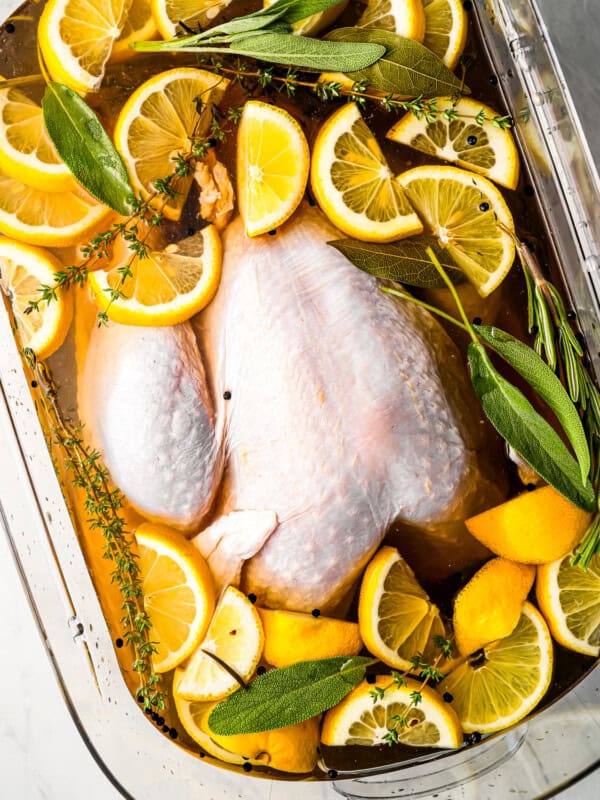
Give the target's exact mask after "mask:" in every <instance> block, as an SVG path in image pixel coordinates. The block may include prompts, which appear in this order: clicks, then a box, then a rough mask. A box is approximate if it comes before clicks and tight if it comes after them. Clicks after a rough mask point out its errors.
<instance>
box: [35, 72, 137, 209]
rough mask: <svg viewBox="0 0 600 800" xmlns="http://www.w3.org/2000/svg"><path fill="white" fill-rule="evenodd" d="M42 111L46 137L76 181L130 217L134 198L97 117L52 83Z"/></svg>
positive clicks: (71, 93)
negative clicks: (50, 140)
mask: <svg viewBox="0 0 600 800" xmlns="http://www.w3.org/2000/svg"><path fill="white" fill-rule="evenodd" d="M42 109H43V112H44V123H45V125H46V129H47V131H48V135H49V136H50V138H51V139H52V142H53V143H54V146H55V147H56V150H57V152H58V154H59V155H60V157H61V158H62V160H63V161H64V162H65V164H66V165H67V166H68V168H69V169H70V170H71V172H72V173H73V175H74V176H75V178H76V179H77V181H78V182H79V183H80V184H81V185H82V186H83V187H84V188H85V189H87V191H88V192H89V193H90V194H91V195H93V197H95V198H96V199H97V200H99V201H100V202H101V203H104V204H105V205H107V206H109V208H112V209H113V211H116V212H117V213H119V214H123V215H124V216H126V215H128V214H130V213H131V211H132V209H133V203H134V202H135V195H134V192H133V189H132V187H131V184H130V182H129V177H128V175H127V170H126V169H125V165H124V164H123V161H122V160H121V156H120V155H119V154H118V152H117V151H116V149H115V146H114V145H113V143H112V141H111V140H110V137H109V136H108V134H107V133H106V131H105V130H104V127H103V126H102V123H101V122H100V120H99V119H98V116H97V114H96V113H95V112H94V111H93V110H92V109H91V108H90V107H89V106H88V104H87V103H86V102H85V100H83V99H82V98H81V97H80V96H79V95H78V94H77V92H74V91H73V90H72V89H69V87H68V86H63V85H62V84H60V83H54V82H51V83H49V84H48V86H47V88H46V92H45V94H44V97H43V100H42Z"/></svg>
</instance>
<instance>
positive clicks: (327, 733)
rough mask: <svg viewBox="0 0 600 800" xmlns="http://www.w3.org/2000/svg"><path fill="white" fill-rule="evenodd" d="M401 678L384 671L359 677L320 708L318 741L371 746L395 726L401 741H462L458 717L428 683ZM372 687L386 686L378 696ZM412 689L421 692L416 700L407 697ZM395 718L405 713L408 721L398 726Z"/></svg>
mask: <svg viewBox="0 0 600 800" xmlns="http://www.w3.org/2000/svg"><path fill="white" fill-rule="evenodd" d="M405 680H406V685H405V686H402V687H400V688H399V687H398V686H396V685H395V684H394V681H393V679H392V678H391V677H390V676H389V675H380V676H378V677H377V679H376V680H375V682H374V683H367V681H362V683H359V685H358V686H357V687H356V688H355V689H353V690H352V691H351V692H350V694H348V695H347V697H345V698H344V699H343V700H342V702H341V703H339V704H338V705H337V706H335V707H334V708H332V709H330V710H329V711H328V712H327V713H326V714H325V719H324V720H323V730H322V732H321V741H322V742H323V744H326V745H330V746H333V747H336V746H340V745H362V746H367V747H374V746H376V745H382V744H387V743H388V740H387V739H386V736H387V735H388V734H389V732H390V731H391V730H393V729H394V728H396V729H397V733H398V741H399V742H400V743H401V744H404V745H412V746H414V747H448V748H454V747H460V745H461V744H462V741H463V736H462V731H461V727H460V722H459V720H458V718H457V716H456V713H455V712H454V710H453V709H452V708H451V707H450V705H449V704H448V703H445V702H444V701H443V700H442V698H441V697H440V695H439V694H438V693H437V692H436V691H435V690H434V689H431V688H430V687H429V686H421V684H420V683H419V682H418V681H415V680H411V679H410V678H407V679H405ZM388 687H389V688H388ZM375 688H381V689H386V691H385V694H384V695H383V697H379V698H378V699H377V700H374V699H373V696H372V694H371V693H372V692H373V691H374V690H375ZM415 691H418V692H420V694H421V697H422V700H421V702H419V704H418V705H416V706H415V705H414V703H413V699H412V697H411V693H412V692H415ZM398 718H404V719H405V720H406V722H407V724H406V725H403V726H400V727H398V725H399V723H398Z"/></svg>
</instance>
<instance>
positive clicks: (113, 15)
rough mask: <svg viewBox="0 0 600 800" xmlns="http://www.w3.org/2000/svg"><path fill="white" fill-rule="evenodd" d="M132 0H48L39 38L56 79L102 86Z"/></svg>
mask: <svg viewBox="0 0 600 800" xmlns="http://www.w3.org/2000/svg"><path fill="white" fill-rule="evenodd" d="M130 5H131V0H94V3H90V2H89V0H48V2H47V3H46V5H45V7H44V10H43V12H42V16H41V17H40V22H39V27H38V41H39V44H40V49H41V51H42V56H43V58H44V62H45V64H46V67H47V69H48V72H49V73H50V75H51V76H52V78H53V79H54V80H55V81H58V82H59V83H64V84H66V85H67V86H70V87H71V88H72V89H75V91H78V92H82V93H85V92H89V91H92V90H95V89H99V88H100V85H101V83H102V79H103V78H104V69H105V67H106V63H107V61H108V59H109V58H110V54H111V52H112V49H113V45H114V43H115V41H116V40H117V39H118V38H119V36H120V35H121V30H122V28H123V24H124V22H125V15H126V13H127V12H128V10H129V6H130Z"/></svg>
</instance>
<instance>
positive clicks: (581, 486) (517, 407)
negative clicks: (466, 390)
mask: <svg viewBox="0 0 600 800" xmlns="http://www.w3.org/2000/svg"><path fill="white" fill-rule="evenodd" d="M468 357H469V366H470V368H471V381H472V383H473V388H474V389H475V393H476V395H477V397H478V398H479V402H480V403H481V407H482V408H483V410H484V412H485V415H486V417H487V418H488V419H489V421H490V422H491V423H492V425H493V426H494V428H496V430H497V431H498V433H499V434H500V436H502V437H503V438H504V439H505V440H506V441H507V442H508V444H509V445H510V446H511V447H512V448H513V449H514V450H515V451H516V452H517V453H518V454H519V455H520V456H521V458H523V459H524V460H525V461H526V462H527V463H528V464H529V466H530V467H532V468H533V469H534V470H535V471H536V472H537V473H538V475H541V477H542V478H543V479H544V480H545V481H546V482H547V483H549V484H550V485H551V486H554V488H555V489H556V490H557V491H558V492H560V493H561V494H562V495H564V496H565V497H566V498H567V500H570V501H571V502H572V503H574V504H575V505H576V506H579V508H583V509H585V510H586V511H593V509H594V507H595V496H594V490H593V488H592V485H591V483H590V481H589V480H587V481H585V482H583V481H582V480H581V472H580V469H579V465H578V464H577V462H576V461H575V459H574V458H573V456H572V455H571V454H570V453H569V451H568V450H567V448H566V446H565V444H564V442H563V441H562V439H561V438H560V437H559V436H558V434H557V433H556V431H555V430H554V429H553V428H552V427H551V426H550V425H549V424H548V423H547V422H546V420H545V419H544V418H543V417H542V416H540V414H538V413H537V411H536V410H535V409H534V408H533V406H532V405H531V403H530V402H529V401H528V400H527V398H526V397H525V396H524V395H523V394H522V392H520V391H519V390H518V389H517V388H516V387H515V386H513V385H512V384H511V383H509V381H507V380H506V379H505V378H503V377H502V375H500V373H499V372H498V371H497V370H496V369H495V367H494V365H493V364H492V362H491V361H490V358H489V356H488V354H487V353H486V351H485V349H484V346H483V345H482V344H476V343H474V342H471V344H470V345H469V351H468Z"/></svg>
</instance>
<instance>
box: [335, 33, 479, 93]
mask: <svg viewBox="0 0 600 800" xmlns="http://www.w3.org/2000/svg"><path fill="white" fill-rule="evenodd" d="M326 39H327V40H329V41H334V42H347V43H350V42H355V43H358V42H370V43H371V44H378V45H383V47H385V50H386V52H385V55H384V56H382V57H381V58H380V59H379V60H378V61H377V63H376V64H374V65H373V66H370V67H368V68H360V70H359V71H355V72H354V74H353V75H351V76H350V77H351V78H353V79H354V80H355V81H365V82H366V83H368V85H369V86H370V87H371V88H372V89H375V90H376V91H378V92H385V93H386V94H400V95H404V96H406V97H420V96H423V97H438V96H443V95H454V94H456V93H457V92H461V93H462V94H468V93H469V90H468V89H467V88H466V87H464V86H462V84H461V82H460V81H459V79H458V78H457V77H456V75H454V74H453V73H452V72H450V70H449V69H448V67H447V66H446V65H445V64H444V63H443V62H442V61H441V60H440V59H439V58H438V57H437V56H436V55H435V54H434V53H432V52H431V50H428V49H427V48H426V47H424V46H423V45H422V44H419V43H418V42H415V41H413V40H412V39H405V38H404V37H403V36H398V34H397V33H391V32H390V31H383V30H377V29H376V28H338V29H336V30H333V31H330V33H328V34H327V36H326ZM337 72H348V70H347V69H342V68H341V67H340V68H339V69H338V70H337Z"/></svg>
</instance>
